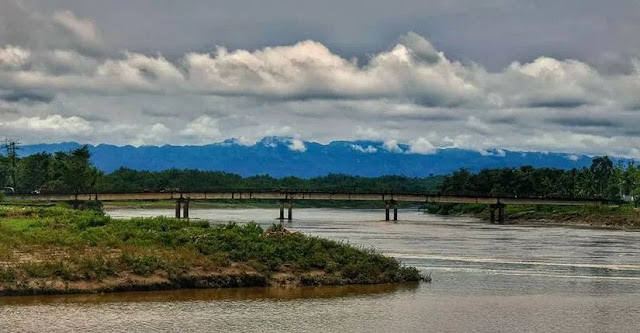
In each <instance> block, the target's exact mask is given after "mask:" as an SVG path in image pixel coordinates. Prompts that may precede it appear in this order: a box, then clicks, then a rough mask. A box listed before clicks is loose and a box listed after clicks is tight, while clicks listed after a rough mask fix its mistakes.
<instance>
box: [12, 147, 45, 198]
mask: <svg viewBox="0 0 640 333" xmlns="http://www.w3.org/2000/svg"><path fill="white" fill-rule="evenodd" d="M52 158H53V157H52V156H51V154H48V153H38V154H34V155H30V156H27V157H23V158H21V159H20V161H19V162H18V180H19V182H20V186H21V188H23V189H27V190H36V189H41V188H42V187H44V186H45V185H46V184H47V182H49V180H50V173H51V172H50V171H51V170H50V165H51V160H52Z"/></svg>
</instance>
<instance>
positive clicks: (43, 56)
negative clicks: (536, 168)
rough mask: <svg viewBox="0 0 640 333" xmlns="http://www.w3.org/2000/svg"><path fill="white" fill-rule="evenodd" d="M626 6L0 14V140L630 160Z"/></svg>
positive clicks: (350, 1)
mask: <svg viewBox="0 0 640 333" xmlns="http://www.w3.org/2000/svg"><path fill="white" fill-rule="evenodd" d="M639 33H640V1H637V0H628V1H627V0H611V1H600V0H565V1H557V0H556V1H551V0H526V1H524V0H518V1H516V0H486V1H476V0H447V1H428V0H397V1H381V0H341V1H337V0H325V1H307V0H297V1H292V0H270V1H264V0H263V1H255V0H254V1H249V0H236V1H219V0H189V1H186V0H185V1H168V0H155V1H152V0H110V1H98V0H95V1H91V0H0V137H11V138H17V139H20V140H21V141H22V142H23V143H26V144H29V143H48V142H61V141H77V142H82V143H93V144H98V143H111V144H117V145H127V144H131V145H163V144H173V145H185V144H190V145H201V144H210V143H214V142H220V141H223V140H225V139H228V138H236V139H237V142H239V143H240V144H252V143H254V142H256V141H257V140H260V139H261V138H262V137H264V136H286V137H290V138H292V139H293V140H294V141H292V142H295V144H292V145H291V147H292V149H294V150H297V151H300V152H301V153H303V152H304V143H303V141H316V142H321V143H326V142H330V141H334V140H376V141H382V142H384V143H385V146H386V147H389V150H391V151H393V150H394V147H397V144H398V143H406V144H408V145H410V147H411V149H410V151H411V153H415V154H430V153H433V152H434V151H435V149H437V148H449V147H456V148H465V149H473V150H477V151H488V150H492V149H495V148H500V149H510V150H522V151H549V152H569V153H584V154H592V155H593V154H610V155H616V156H625V157H634V158H640V150H639V149H640V126H639V125H640V38H637V36H638V35H639Z"/></svg>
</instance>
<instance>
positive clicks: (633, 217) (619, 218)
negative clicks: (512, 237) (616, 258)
mask: <svg viewBox="0 0 640 333" xmlns="http://www.w3.org/2000/svg"><path fill="white" fill-rule="evenodd" d="M476 217H479V218H481V219H483V220H487V221H488V220H489V218H488V216H484V215H483V214H477V215H476ZM505 223H506V224H537V225H566V226H578V227H592V228H604V229H623V230H640V210H636V209H634V210H633V211H632V212H631V213H629V212H624V213H623V212H616V211H611V210H606V211H601V212H583V211H576V212H544V213H541V212H539V211H535V210H528V211H520V212H516V213H511V214H507V216H506V221H505Z"/></svg>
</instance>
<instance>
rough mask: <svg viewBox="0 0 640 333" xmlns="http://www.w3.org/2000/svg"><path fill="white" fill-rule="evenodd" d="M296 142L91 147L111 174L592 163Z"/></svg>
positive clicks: (368, 172) (355, 171) (394, 171)
mask: <svg viewBox="0 0 640 333" xmlns="http://www.w3.org/2000/svg"><path fill="white" fill-rule="evenodd" d="M292 143H293V141H292V140H291V139H287V138H281V137H266V138H264V139H262V140H261V141H259V142H257V143H256V144H254V145H252V146H246V145H242V144H240V143H239V142H237V141H236V140H233V139H231V140H226V141H224V142H220V143H216V144H211V145H205V146H161V147H157V146H141V147H133V146H123V147H120V146H113V145H107V144H100V145H97V146H89V147H90V149H91V152H92V154H93V157H92V160H93V162H94V163H95V165H96V166H97V167H98V168H100V169H101V170H103V171H105V172H107V173H109V172H112V171H114V170H116V169H118V168H120V167H127V168H131V169H136V170H150V171H157V170H165V169H169V168H178V169H200V170H218V171H226V172H231V173H236V174H240V175H242V176H252V175H258V174H269V175H271V176H274V177H285V176H297V177H303V178H308V177H314V176H322V175H326V174H329V173H342V174H349V175H359V176H367V177H375V176H380V175H406V176H412V177H424V176H429V175H442V174H448V173H451V172H452V171H455V170H458V169H460V168H462V167H464V168H467V169H469V170H471V171H479V170H481V169H485V168H497V167H519V166H523V165H532V166H534V167H553V168H561V169H570V168H574V167H577V168H580V167H583V166H588V165H589V164H590V163H591V157H589V156H584V155H573V154H561V153H541V152H515V151H504V150H493V151H487V152H482V153H481V152H477V151H472V150H464V149H455V148H447V149H438V150H437V151H435V152H434V153H432V154H426V155H425V154H414V153H409V147H408V146H407V145H402V144H400V145H399V146H398V147H399V148H400V149H396V150H395V151H393V152H392V151H389V150H387V149H385V147H384V144H383V143H382V142H376V141H334V142H331V143H329V144H326V145H324V144H320V143H316V142H304V147H301V146H294V145H292ZM80 146H81V145H80V144H78V143H75V142H65V143H56V144H37V145H28V146H24V147H22V148H23V149H22V150H21V154H22V155H30V154H34V153H37V152H49V153H54V152H57V151H68V150H71V149H75V148H78V147H80ZM305 148H306V150H305ZM294 149H295V150H294ZM302 150H304V151H302Z"/></svg>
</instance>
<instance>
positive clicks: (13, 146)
mask: <svg viewBox="0 0 640 333" xmlns="http://www.w3.org/2000/svg"><path fill="white" fill-rule="evenodd" d="M19 146H20V140H17V139H10V138H6V139H4V143H3V144H2V149H4V150H5V151H6V152H7V157H8V158H9V167H10V168H11V170H9V173H10V175H11V184H12V185H13V188H14V189H15V188H17V187H18V186H17V185H18V181H17V179H16V173H17V166H16V162H17V159H18V150H20V147H19Z"/></svg>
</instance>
